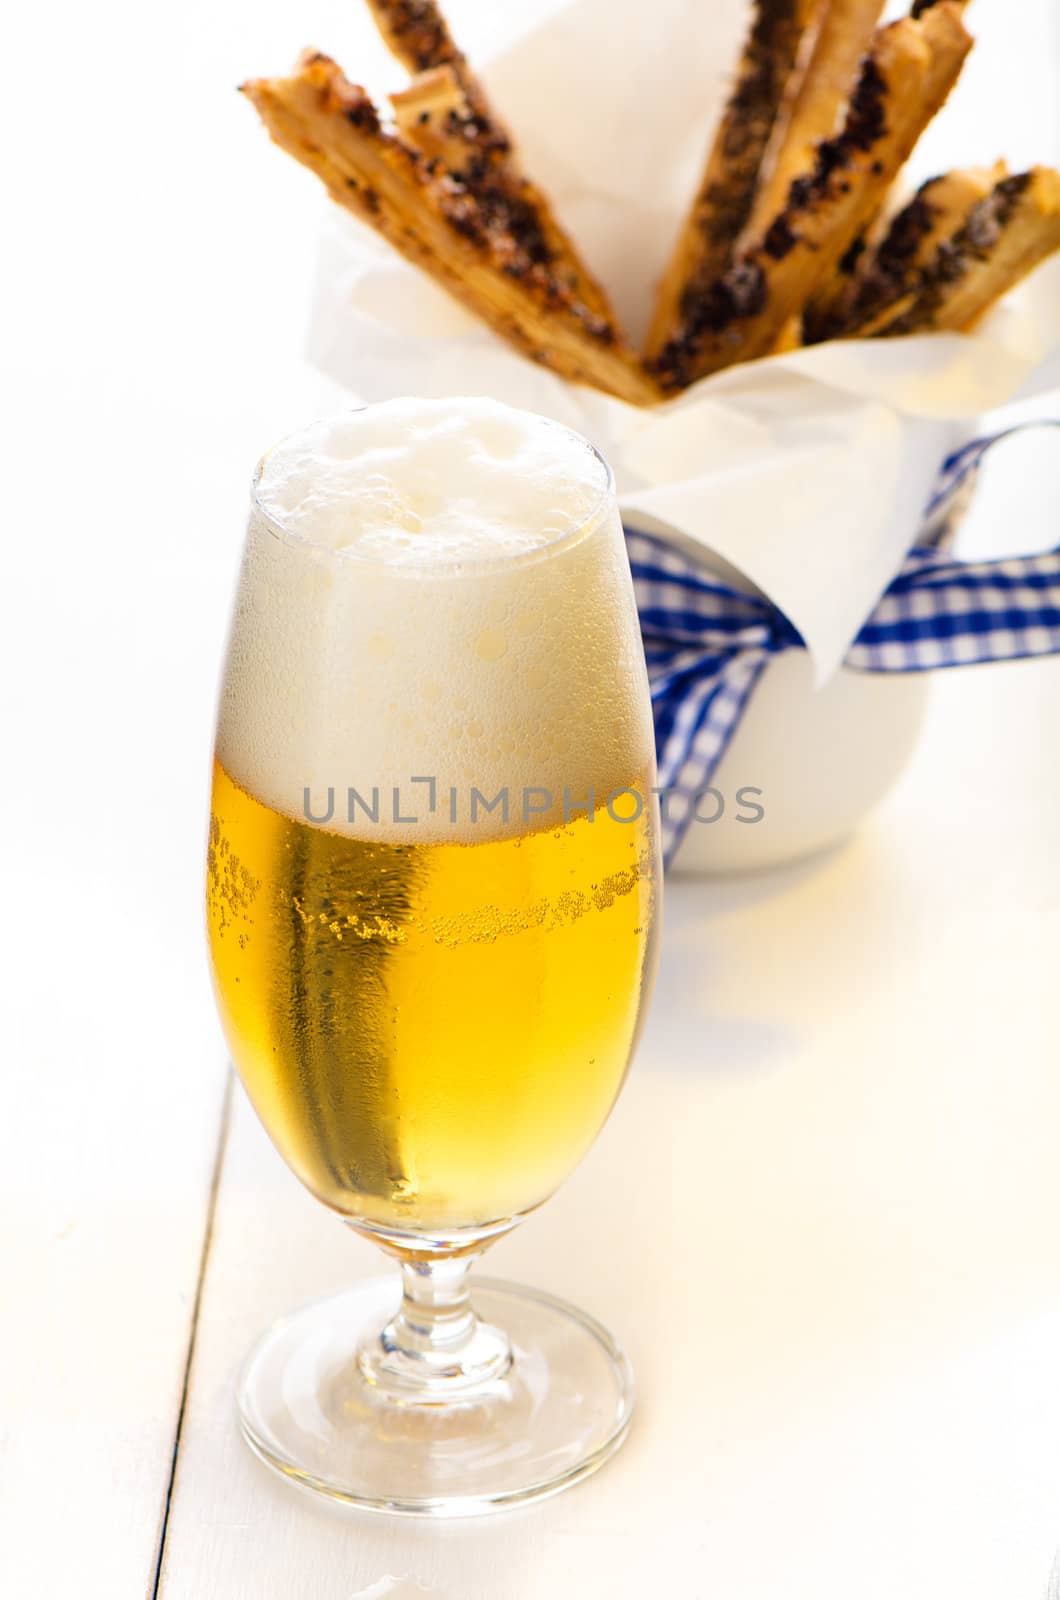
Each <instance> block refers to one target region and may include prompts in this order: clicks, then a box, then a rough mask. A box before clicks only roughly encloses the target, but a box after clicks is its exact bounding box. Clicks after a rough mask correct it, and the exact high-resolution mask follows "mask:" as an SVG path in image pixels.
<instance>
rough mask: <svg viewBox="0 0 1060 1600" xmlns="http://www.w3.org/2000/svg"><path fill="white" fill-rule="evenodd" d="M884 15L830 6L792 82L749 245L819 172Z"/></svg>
mask: <svg viewBox="0 0 1060 1600" xmlns="http://www.w3.org/2000/svg"><path fill="white" fill-rule="evenodd" d="M882 10H883V0H825V9H824V15H823V17H822V19H821V25H820V27H819V28H818V30H817V34H816V37H815V39H814V41H813V47H812V50H811V52H810V58H809V61H808V62H807V64H806V70H805V71H804V72H803V73H801V74H799V75H797V76H795V77H794V78H793V79H792V80H791V81H790V83H789V86H788V93H787V94H786V95H785V100H784V104H783V105H782V106H781V108H780V115H779V116H778V117H777V121H776V126H775V127H774V129H773V136H772V138H771V139H770V142H769V149H768V150H767V152H766V156H765V160H764V162H763V164H762V170H763V172H764V174H765V177H764V179H763V181H762V182H761V183H760V184H759V186H758V192H757V194H756V195H755V203H754V207H753V209H752V211H751V216H750V219H749V220H748V223H747V227H746V228H745V230H744V241H745V242H747V243H750V242H751V241H752V240H754V239H755V238H757V237H758V236H759V235H761V234H763V233H764V232H765V230H766V229H767V228H768V226H769V224H770V223H771V222H772V220H773V218H774V217H775V216H776V215H777V214H778V213H779V212H780V211H782V210H783V209H784V202H785V201H786V199H787V196H788V190H789V189H790V188H791V185H792V183H793V182H794V181H795V179H796V178H801V177H803V176H805V174H806V173H808V172H812V171H813V166H814V159H815V157H816V154H817V146H818V145H819V144H820V143H821V141H822V139H831V138H832V137H833V135H834V134H835V132H836V130H837V126H838V124H839V122H840V120H841V116H842V112H843V109H844V107H845V106H846V105H847V104H848V102H849V100H850V95H851V92H852V90H853V88H854V84H855V83H856V82H857V76H858V67H859V65H860V63H861V60H862V58H863V56H864V55H865V54H866V52H867V51H868V49H869V46H870V44H871V42H872V35H873V30H874V29H875V27H876V24H877V22H878V21H879V16H880V12H881V11H882Z"/></svg>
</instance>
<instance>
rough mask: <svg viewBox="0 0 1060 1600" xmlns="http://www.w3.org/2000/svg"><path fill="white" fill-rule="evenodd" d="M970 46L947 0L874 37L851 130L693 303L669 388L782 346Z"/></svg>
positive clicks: (673, 348)
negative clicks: (787, 330) (778, 344)
mask: <svg viewBox="0 0 1060 1600" xmlns="http://www.w3.org/2000/svg"><path fill="white" fill-rule="evenodd" d="M971 44H972V40H971V37H970V35H969V34H968V33H967V32H966V30H965V29H964V27H963V25H962V23H961V19H960V10H959V7H957V6H955V5H952V4H949V3H947V0H943V3H942V4H941V5H939V6H938V7H937V8H936V9H934V10H932V11H930V12H929V13H928V14H927V15H926V16H925V17H924V19H923V20H922V21H920V22H913V21H911V20H910V19H909V18H908V17H905V18H902V19H901V20H900V21H899V22H895V23H892V24H891V25H890V26H889V27H886V28H881V29H880V30H879V31H878V32H877V34H876V38H875V41H874V43H873V48H872V51H871V52H870V54H869V55H868V56H867V57H866V58H865V62H864V64H863V66H862V70H861V74H860V77H859V79H858V83H857V86H856V88H855V90H854V94H853V98H852V99H851V103H850V109H849V111H848V113H847V118H846V122H845V123H844V126H843V131H842V133H840V134H839V135H838V136H837V137H836V138H835V139H829V140H826V141H825V142H824V143H823V144H822V145H820V146H819V148H818V152H817V164H816V166H815V168H814V172H813V174H812V176H811V177H807V178H803V179H797V180H796V182H795V183H793V184H792V186H791V189H790V191H789V194H788V200H787V204H786V205H785V207H784V210H783V211H782V212H780V214H779V215H778V216H777V217H776V218H775V220H774V221H773V222H772V223H771V224H770V226H769V229H768V231H767V232H766V234H765V236H764V238H763V239H762V240H761V242H760V243H758V244H757V245H753V246H752V247H751V248H750V249H748V250H746V251H743V252H741V253H740V254H739V255H738V256H737V257H736V259H735V260H734V262H733V264H732V266H731V267H730V268H729V270H728V272H726V273H725V275H724V276H723V277H722V278H721V279H719V280H718V281H717V282H716V283H715V284H714V285H713V286H712V287H711V288H710V289H709V290H708V291H707V292H706V293H705V294H703V295H702V296H701V297H700V298H699V300H698V301H697V303H696V304H695V305H694V306H692V307H690V308H689V309H688V313H687V316H686V321H685V324H684V326H683V327H682V329H681V331H680V333H679V334H678V335H677V336H676V337H675V338H674V339H673V340H671V341H670V342H669V343H668V344H667V345H666V346H664V348H663V349H662V351H660V353H659V356H658V358H657V359H656V361H655V362H653V363H652V364H651V370H653V371H654V372H655V373H656V375H657V376H658V378H659V380H660V382H661V384H662V386H663V388H664V389H665V390H666V391H667V392H671V393H672V392H673V391H674V390H677V389H681V388H684V387H685V386H686V385H687V384H689V383H692V382H694V381H695V379H697V378H701V377H703V376H705V375H706V374H707V373H710V372H717V371H718V370H719V369H720V368H722V367H727V366H730V365H731V364H732V363H733V362H736V361H749V360H751V359H753V358H754V357H756V356H760V355H765V354H767V353H768V352H769V351H770V350H771V349H772V348H773V347H774V345H775V343H776V341H777V340H778V338H779V337H780V336H781V333H782V331H783V330H784V327H785V324H786V323H787V322H788V320H789V318H791V317H792V316H794V315H795V314H796V313H797V312H799V311H800V310H801V309H802V307H803V306H804V305H805V303H806V301H807V299H808V297H809V296H810V294H812V292H813V289H814V287H815V286H816V284H817V283H819V282H820V281H821V279H822V278H824V277H826V276H827V275H828V274H829V273H830V272H831V271H832V270H833V268H834V267H835V265H836V263H837V262H838V261H839V259H840V257H841V256H842V255H843V253H844V252H845V251H846V250H847V249H849V247H850V245H851V243H852V242H853V241H854V239H856V238H857V236H858V234H859V233H860V232H861V230H862V229H863V228H864V226H865V225H866V223H867V222H868V220H869V219H870V218H871V217H873V216H875V214H876V212H877V211H878V209H879V207H880V204H881V203H882V200H883V197H884V195H885V194H886V192H887V190H888V188H889V187H890V185H891V183H892V182H893V180H894V177H895V175H896V173H897V172H898V171H899V169H900V168H901V167H902V166H903V165H904V164H905V162H906V160H907V158H908V156H909V154H910V152H911V151H912V149H913V146H914V145H915V144H916V141H917V140H918V138H919V137H920V135H921V133H922V132H923V131H924V129H925V127H926V126H927V124H928V123H929V122H930V121H931V118H932V117H933V116H934V115H935V112H936V111H938V109H939V107H940V106H941V105H942V103H943V101H944V100H945V99H946V96H947V94H948V93H949V91H950V89H951V88H952V87H953V85H954V83H955V82H956V81H957V78H958V76H959V74H960V70H961V66H962V63H963V61H964V58H965V56H966V55H967V53H968V51H969V49H970V48H971Z"/></svg>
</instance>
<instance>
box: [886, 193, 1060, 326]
mask: <svg viewBox="0 0 1060 1600" xmlns="http://www.w3.org/2000/svg"><path fill="white" fill-rule="evenodd" d="M1055 250H1060V173H1058V172H1054V171H1053V170H1052V169H1051V168H1050V167H1033V168H1032V169H1031V171H1030V172H1021V173H1019V174H1018V175H1017V176H1016V177H1013V178H1002V179H1001V181H1000V183H998V184H996V185H995V186H994V188H993V190H992V191H991V193H990V194H989V195H987V197H986V198H985V199H984V200H980V201H979V202H978V204H977V205H975V206H973V207H972V210H971V212H970V214H969V216H968V219H967V221H966V222H965V224H964V226H963V227H962V228H960V229H959V230H958V232H957V233H955V234H954V235H953V237H952V238H951V239H949V240H946V241H944V242H943V243H942V244H940V245H939V246H938V248H937V250H936V251H935V254H934V257H933V258H932V260H931V262H930V263H929V264H928V266H927V267H925V269H924V271H923V274H922V277H921V283H920V288H919V292H918V293H917V295H916V298H915V300H914V302H913V304H912V306H911V307H910V308H909V310H907V311H906V312H905V313H904V315H902V316H900V317H897V318H895V319H894V320H893V321H892V322H890V323H889V324H888V326H887V327H886V329H884V330H883V331H884V333H885V334H886V335H892V334H900V333H922V332H924V331H925V330H927V329H934V330H939V331H952V332H962V331H963V330H965V329H967V328H970V327H972V326H973V325H974V324H975V323H976V322H978V320H979V318H980V317H982V316H983V315H984V314H985V313H986V312H987V311H988V310H989V309H990V307H991V306H992V305H993V304H994V302H995V301H996V300H997V299H999V298H1000V296H1001V295H1003V294H1006V293H1007V292H1008V290H1009V289H1011V288H1012V286H1013V284H1015V283H1018V282H1019V280H1020V279H1021V278H1023V277H1026V275H1027V273H1028V272H1030V271H1032V269H1033V268H1034V267H1036V266H1038V265H1039V263H1040V262H1042V261H1044V260H1045V259H1046V257H1047V256H1050V255H1052V253H1053V252H1054V251H1055Z"/></svg>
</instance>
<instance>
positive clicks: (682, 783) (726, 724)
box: [626, 421, 1060, 864]
mask: <svg viewBox="0 0 1060 1600" xmlns="http://www.w3.org/2000/svg"><path fill="white" fill-rule="evenodd" d="M1035 425H1038V426H1040V425H1041V424H1030V426H1035ZM1048 425H1049V426H1060V421H1058V422H1057V423H1050V424H1048ZM1018 431H1019V429H1018V428H1009V429H1006V430H1005V432H1004V433H999V434H995V435H993V436H991V437H989V438H983V439H976V440H974V441H973V442H972V443H971V444H969V445H966V446H965V447H964V449H962V450H959V451H957V452H956V454H954V455H952V456H950V457H949V458H948V459H947V460H946V461H945V462H944V463H943V467H942V471H941V474H940V478H939V483H938V486H937V488H936V490H935V492H934V494H933V495H932V497H931V500H930V501H929V503H928V506H927V508H926V510H925V514H924V519H923V523H922V526H921V531H920V533H919V535H918V541H917V543H916V544H914V546H913V548H912V549H911V550H910V552H909V555H908V556H907V557H906V560H905V562H904V563H903V565H902V568H901V570H900V571H899V573H898V575H897V577H896V578H895V579H894V581H893V583H892V584H891V585H890V587H889V588H888V589H887V590H886V592H885V593H884V594H883V596H882V597H881V599H880V601H879V604H878V605H877V606H876V609H875V610H874V611H873V612H872V614H871V616H870V617H869V618H868V620H867V621H866V622H865V624H864V626H863V627H862V629H861V631H860V633H859V634H858V636H857V638H856V639H855V640H854V642H853V644H852V645H851V647H850V650H849V651H848V653H847V655H846V658H845V660H844V665H845V666H847V667H852V668H856V669H858V670H861V671H865V672H925V671H931V670H934V669H935V668H939V667H956V666H967V665H971V664H973V663H975V662H982V661H1012V660H1016V659H1017V658H1019V657H1021V656H1043V655H1051V654H1056V653H1060V547H1057V549H1055V550H1051V551H1047V552H1044V553H1042V554H1040V555H1031V556H1016V557H1013V558H1011V559H1007V560H1001V561H960V560H957V559H956V558H955V557H953V556H952V555H950V554H948V553H947V551H946V550H945V549H944V548H943V545H944V543H945V540H946V538H947V536H948V532H949V526H948V524H949V522H950V520H951V517H952V513H953V512H954V510H955V508H956V506H957V504H958V502H959V499H960V495H961V491H962V489H963V488H964V487H965V486H966V485H967V483H968V480H969V479H970V477H971V476H972V475H973V474H974V473H975V472H976V470H977V469H978V467H979V465H980V463H981V461H982V459H983V457H984V456H985V455H986V453H987V451H988V450H990V449H991V448H992V447H993V446H994V445H995V444H997V443H998V441H999V440H1000V439H1003V438H1006V437H1007V436H1008V435H1009V434H1011V433H1015V432H1018ZM626 545H627V548H628V551H629V559H630V566H631V568H632V571H633V585H634V589H635V591H636V596H637V607H638V610H639V612H640V625H641V633H642V635H643V639H644V653H645V656H646V658H647V663H648V679H649V682H650V684H651V698H652V711H653V714H654V718H655V744H656V751H657V755H658V765H659V779H658V782H659V787H660V789H661V790H663V791H665V792H664V796H663V806H662V833H663V854H664V858H665V860H666V862H667V864H669V862H670V861H672V859H673V857H674V855H675V853H676V851H677V847H678V845H679V844H680V843H681V840H682V839H683V838H684V835H685V831H686V829H687V828H688V825H689V823H690V821H691V819H692V816H693V814H694V811H695V807H696V804H697V801H698V800H699V799H700V797H701V796H702V795H703V794H704V793H705V791H706V790H707V789H709V787H710V784H711V780H712V778H713V776H714V773H715V771H716V770H717V767H718V763H719V762H720V761H721V758H722V756H723V755H724V754H725V751H726V749H727V748H728V745H729V741H730V740H731V738H732V736H733V734H734V732H735V731H736V728H737V727H738V726H739V722H740V718H741V717H742V716H743V713H744V710H745V709H746V707H747V704H748V702H749V700H750V698H751V695H752V694H753V692H754V689H755V685H756V684H757V682H758V680H759V678H760V676H761V674H762V671H763V669H764V667H765V665H766V663H767V661H768V660H769V658H770V656H773V655H777V654H779V652H780V651H782V650H791V649H801V648H802V647H803V646H802V640H801V638H800V636H799V634H798V633H797V632H796V630H795V629H794V628H793V627H792V625H791V623H790V622H789V621H788V619H787V618H786V617H785V616H784V615H783V613H782V612H780V611H778V610H777V608H776V607H775V606H774V605H773V604H772V603H771V602H770V601H768V600H764V599H760V598H756V597H755V596H753V595H748V594H743V593H741V592H740V591H739V590H737V589H732V588H730V587H729V586H728V585H726V584H723V583H718V582H716V581H714V580H713V579H711V578H708V577H706V576H705V574H704V572H703V569H702V568H701V567H698V566H697V565H696V564H695V562H694V561H693V560H692V559H690V558H689V557H688V556H686V555H684V554H683V553H682V552H681V551H680V550H678V549H676V548H675V547H674V546H673V545H671V544H668V543H666V542H665V541H663V540H661V539H657V538H654V537H652V536H651V535H650V534H646V533H641V532H639V531H638V530H637V529H635V528H629V527H627V529H626Z"/></svg>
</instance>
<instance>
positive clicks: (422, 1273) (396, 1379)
mask: <svg viewBox="0 0 1060 1600" xmlns="http://www.w3.org/2000/svg"><path fill="white" fill-rule="evenodd" d="M475 1259H476V1258H475V1257H468V1256H466V1255H462V1256H457V1257H451V1256H442V1257H431V1258H428V1259H423V1258H420V1259H417V1260H407V1259H406V1260H402V1262H401V1278H402V1294H401V1304H400V1306H399V1307H398V1309H397V1312H396V1314H395V1315H394V1316H393V1317H392V1319H391V1320H390V1321H389V1322H388V1323H387V1325H386V1327H385V1328H384V1329H383V1331H382V1333H381V1334H380V1335H379V1336H378V1338H377V1339H373V1340H371V1341H369V1343H368V1344H367V1345H365V1346H364V1347H363V1348H362V1350H361V1352H360V1355H359V1362H360V1367H361V1371H362V1373H363V1374H364V1376H365V1378H367V1380H368V1381H369V1382H370V1383H371V1384H373V1385H374V1386H375V1387H376V1388H378V1389H381V1390H383V1391H384V1392H385V1393H386V1395H387V1396H388V1398H390V1399H393V1400H395V1401H397V1402H399V1403H401V1404H405V1405H410V1404H417V1403H419V1404H424V1405H441V1404H445V1403H447V1402H449V1401H451V1400H453V1399H455V1398H467V1397H468V1396H469V1395H471V1394H473V1393H474V1392H476V1391H479V1390H483V1389H486V1388H488V1387H489V1385H490V1384H492V1383H495V1382H496V1381H497V1380H498V1379H499V1378H503V1377H504V1375H505V1373H506V1372H507V1371H508V1369H509V1367H510V1366H511V1364H512V1348H511V1344H510V1342H509V1340H508V1338H507V1336H506V1335H505V1334H504V1333H502V1332H501V1331H500V1329H499V1328H494V1327H492V1326H491V1325H490V1324H489V1323H487V1322H483V1321H482V1320H481V1319H480V1318H479V1317H478V1316H476V1314H475V1311H474V1309H473V1307H472V1305H471V1299H470V1296H469V1294H468V1274H469V1272H470V1269H471V1265H472V1262H473V1260H475Z"/></svg>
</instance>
